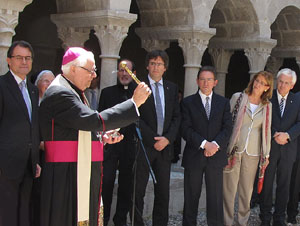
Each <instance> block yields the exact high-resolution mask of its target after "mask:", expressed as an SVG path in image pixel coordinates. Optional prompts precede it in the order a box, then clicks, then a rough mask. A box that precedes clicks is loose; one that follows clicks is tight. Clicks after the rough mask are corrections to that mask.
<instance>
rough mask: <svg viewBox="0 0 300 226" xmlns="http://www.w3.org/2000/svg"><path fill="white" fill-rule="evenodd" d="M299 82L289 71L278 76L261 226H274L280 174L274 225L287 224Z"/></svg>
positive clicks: (298, 129) (299, 121) (299, 126)
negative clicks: (296, 89) (274, 187)
mask: <svg viewBox="0 0 300 226" xmlns="http://www.w3.org/2000/svg"><path fill="white" fill-rule="evenodd" d="M296 80H297V76H296V73H295V72H294V71H292V70H290V69H288V68H284V69H282V70H280V71H279V72H278V74H277V90H276V91H274V92H273V97H272V100H271V101H272V127H271V128H272V135H273V139H272V141H271V142H272V143H271V152H270V159H269V161H270V163H269V165H268V167H267V169H266V173H265V179H264V186H263V190H262V196H261V203H260V217H261V219H262V224H261V225H263V226H264V225H270V222H271V218H272V213H271V209H272V194H273V192H272V191H273V181H274V178H275V174H276V184H277V187H276V201H275V211H274V213H273V225H275V226H281V225H286V223H285V215H286V207H287V202H288V197H289V185H290V178H291V172H292V167H293V163H294V161H295V159H296V155H297V138H298V136H299V134H300V99H299V97H298V96H297V95H295V94H293V93H292V92H290V90H291V89H292V88H293V87H294V85H295V83H296Z"/></svg>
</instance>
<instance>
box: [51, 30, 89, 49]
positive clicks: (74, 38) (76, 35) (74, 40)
mask: <svg viewBox="0 0 300 226" xmlns="http://www.w3.org/2000/svg"><path fill="white" fill-rule="evenodd" d="M57 32H58V37H59V38H60V39H61V40H62V41H63V44H62V47H63V48H64V49H65V50H66V49H67V48H68V47H71V46H83V44H84V42H85V41H86V40H87V39H88V38H89V32H90V30H89V29H87V28H86V29H83V28H82V29H78V28H77V29H75V28H73V27H59V28H58V29H57Z"/></svg>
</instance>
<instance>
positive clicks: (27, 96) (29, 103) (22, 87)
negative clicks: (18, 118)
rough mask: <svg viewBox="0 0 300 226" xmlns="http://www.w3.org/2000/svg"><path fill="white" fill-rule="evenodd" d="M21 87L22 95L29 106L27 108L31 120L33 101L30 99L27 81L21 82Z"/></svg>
mask: <svg viewBox="0 0 300 226" xmlns="http://www.w3.org/2000/svg"><path fill="white" fill-rule="evenodd" d="M19 88H20V90H21V92H22V95H23V99H24V101H25V104H26V107H27V110H28V116H29V119H30V121H31V101H30V98H29V95H28V93H27V91H26V83H25V80H23V81H22V82H21V83H20V84H19Z"/></svg>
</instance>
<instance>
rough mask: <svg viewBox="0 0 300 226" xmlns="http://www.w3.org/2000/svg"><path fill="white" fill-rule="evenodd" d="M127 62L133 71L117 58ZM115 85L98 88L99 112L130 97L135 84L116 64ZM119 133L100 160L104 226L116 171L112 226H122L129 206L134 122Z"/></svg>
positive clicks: (108, 216) (134, 143) (130, 63)
mask: <svg viewBox="0 0 300 226" xmlns="http://www.w3.org/2000/svg"><path fill="white" fill-rule="evenodd" d="M121 61H125V62H126V63H127V67H128V68H129V69H130V70H131V71H132V72H133V73H135V67H134V64H133V63H132V62H131V61H130V60H127V59H124V60H121ZM121 61H120V62H121ZM117 76H118V82H117V85H114V86H110V87H107V88H105V89H103V90H102V92H101V96H100V103H99V112H100V111H101V110H105V109H107V108H110V107H112V106H114V105H116V104H119V103H121V102H123V101H125V100H127V99H129V98H131V97H132V94H133V90H134V88H135V87H136V84H135V83H134V82H133V81H132V78H131V76H130V75H129V74H128V72H127V71H126V70H124V69H123V68H121V66H120V64H119V65H118V72H117ZM120 133H122V134H124V139H123V140H122V141H121V142H119V143H117V144H112V145H106V146H105V148H104V161H103V189H102V197H103V204H104V225H105V226H106V225H107V224H108V221H109V218H110V209H111V203H112V197H113V190H114V185H115V178H116V172H117V170H118V171H119V175H118V193H117V205H116V212H115V215H114V218H113V221H114V224H115V226H124V225H127V224H126V220H127V214H128V212H129V210H130V207H131V204H132V202H131V191H132V166H133V161H134V157H135V149H136V136H135V133H136V132H135V124H131V125H129V126H126V127H123V128H121V130H120Z"/></svg>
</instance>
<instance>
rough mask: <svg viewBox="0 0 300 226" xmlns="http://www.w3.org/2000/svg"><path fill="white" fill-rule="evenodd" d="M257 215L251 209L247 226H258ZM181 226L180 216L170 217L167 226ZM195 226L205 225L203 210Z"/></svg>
mask: <svg viewBox="0 0 300 226" xmlns="http://www.w3.org/2000/svg"><path fill="white" fill-rule="evenodd" d="M299 209H300V205H299ZM258 215H259V207H258V206H256V207H255V208H253V209H251V213H250V218H249V221H248V226H259V225H260V223H261V221H260V219H259V216H258ZM297 222H298V223H297V224H296V225H297V226H300V214H298V216H297ZM146 225H147V226H152V220H151V219H148V220H146ZM181 225H182V214H178V215H171V216H170V218H169V224H168V226H181ZM197 225H198V226H206V225H207V222H206V211H205V209H203V210H201V211H199V215H198V217H197ZM288 225H292V224H288Z"/></svg>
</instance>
